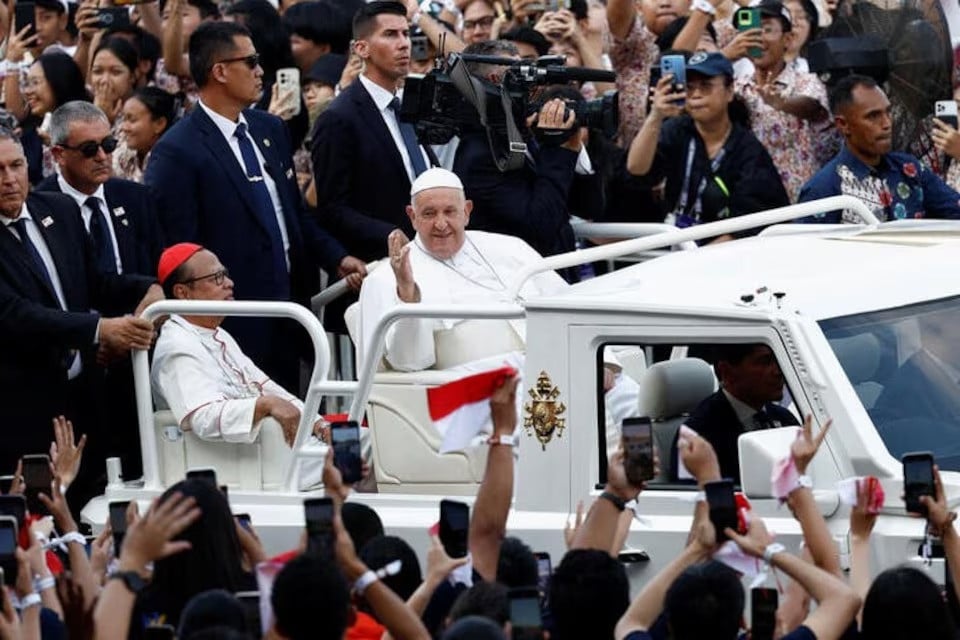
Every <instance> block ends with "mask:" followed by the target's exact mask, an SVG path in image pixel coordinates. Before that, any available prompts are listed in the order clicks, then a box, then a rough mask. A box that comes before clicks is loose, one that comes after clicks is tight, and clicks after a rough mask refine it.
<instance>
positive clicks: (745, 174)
mask: <svg viewBox="0 0 960 640" xmlns="http://www.w3.org/2000/svg"><path fill="white" fill-rule="evenodd" d="M673 82H674V78H673V77H672V76H671V75H669V74H668V75H666V76H664V77H663V78H661V80H660V82H659V83H658V84H657V88H656V90H655V91H654V95H653V101H652V105H651V108H650V115H649V116H647V119H646V120H645V121H644V123H643V126H642V127H641V128H640V132H639V133H638V134H637V137H636V138H634V139H633V143H631V145H630V150H629V152H628V153H627V170H628V171H629V172H630V173H631V174H633V175H637V176H650V179H651V182H652V183H656V182H659V181H660V180H661V179H663V178H666V188H665V198H664V204H665V208H666V212H667V217H666V220H667V222H669V223H671V224H675V225H676V226H678V227H681V228H684V227H689V226H692V225H695V224H700V223H701V222H713V221H715V220H722V219H725V218H730V217H733V216H740V215H744V214H747V213H754V212H756V211H763V210H766V209H773V208H774V207H782V206H785V205H787V204H789V199H788V198H787V192H786V191H785V190H784V188H783V183H781V182H780V175H779V173H777V169H776V167H775V166H774V165H773V161H772V160H771V159H770V154H769V153H767V150H766V149H764V148H763V145H762V144H761V143H760V141H759V140H757V138H756V136H754V135H753V133H751V131H750V129H749V128H747V126H745V125H744V124H742V123H740V122H737V121H734V120H732V119H731V117H730V105H731V103H732V102H733V99H734V92H733V65H731V64H730V61H729V60H727V59H726V58H725V57H724V56H723V55H722V54H720V53H702V52H701V53H697V54H694V55H693V56H692V57H691V58H690V60H689V61H688V62H687V84H686V87H684V88H680V90H675V87H673ZM684 89H685V90H684ZM684 101H685V102H684ZM749 233H751V232H745V233H744V234H742V235H749ZM738 235H741V234H738ZM732 237H733V236H723V237H721V238H716V239H714V240H729V239H732Z"/></svg>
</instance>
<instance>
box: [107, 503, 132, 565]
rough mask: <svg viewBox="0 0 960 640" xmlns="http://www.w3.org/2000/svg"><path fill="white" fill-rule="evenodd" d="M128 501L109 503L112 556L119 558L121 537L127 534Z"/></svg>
mask: <svg viewBox="0 0 960 640" xmlns="http://www.w3.org/2000/svg"><path fill="white" fill-rule="evenodd" d="M129 506H130V501H129V500H123V501H117V502H111V503H110V530H111V531H113V555H114V556H116V557H118V558H119V557H120V547H121V546H123V537H124V536H125V535H126V534H127V507H129Z"/></svg>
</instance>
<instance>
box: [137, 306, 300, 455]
mask: <svg viewBox="0 0 960 640" xmlns="http://www.w3.org/2000/svg"><path fill="white" fill-rule="evenodd" d="M150 378H151V382H152V385H153V395H154V400H155V401H156V403H157V408H161V409H162V408H168V409H170V411H172V412H173V415H174V417H175V418H176V420H177V424H178V425H179V426H180V428H181V429H183V430H191V431H193V432H194V433H195V434H196V435H197V436H198V437H200V438H202V439H204V440H221V439H222V440H224V441H226V442H253V441H254V440H256V438H257V434H258V433H259V431H260V423H257V424H253V417H254V412H255V408H256V404H257V399H258V398H259V397H260V396H263V395H273V396H279V397H281V398H283V399H284V400H287V401H288V402H290V403H291V404H293V405H294V406H296V407H297V409H299V410H300V411H301V412H302V411H303V403H302V402H301V401H300V399H299V398H297V397H296V396H294V395H293V394H291V393H289V392H287V390H286V389H284V388H283V387H281V386H280V385H278V384H277V383H275V382H274V381H273V380H271V379H270V378H269V376H267V374H265V373H264V372H263V371H261V370H260V369H259V368H258V367H257V365H255V364H254V363H253V361H252V360H250V358H248V357H247V356H246V355H245V354H244V353H243V351H241V350H240V346H239V345H237V342H236V341H235V340H234V339H233V336H231V335H230V334H229V333H228V332H226V331H224V330H223V329H220V328H217V329H207V328H205V327H200V326H197V325H195V324H191V323H190V322H187V320H186V319H185V318H183V317H181V316H178V315H171V316H170V319H169V320H168V321H167V322H165V323H164V325H163V328H162V330H161V331H160V337H159V338H157V346H156V350H155V352H154V356H153V366H152V367H151V370H150Z"/></svg>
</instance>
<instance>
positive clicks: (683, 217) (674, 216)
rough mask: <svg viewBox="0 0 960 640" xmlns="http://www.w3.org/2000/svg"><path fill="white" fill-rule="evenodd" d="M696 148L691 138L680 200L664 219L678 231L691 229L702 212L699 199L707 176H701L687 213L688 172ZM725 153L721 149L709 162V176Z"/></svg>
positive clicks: (705, 185) (690, 168) (688, 198)
mask: <svg viewBox="0 0 960 640" xmlns="http://www.w3.org/2000/svg"><path fill="white" fill-rule="evenodd" d="M696 147H697V145H696V141H695V139H694V138H691V139H690V144H689V145H688V146H687V162H686V167H685V170H684V175H683V188H682V189H681V190H680V198H679V199H678V200H677V207H676V209H675V210H674V211H673V213H671V214H668V215H667V219H666V221H667V223H668V224H671V223H672V224H674V225H676V226H677V227H678V228H680V229H685V228H687V227H692V226H693V225H695V224H699V223H700V213H701V211H702V205H701V202H700V199H701V198H702V196H703V192H704V191H705V190H706V188H707V181H708V179H709V176H702V177H701V178H700V183H699V184H698V185H697V196H696V200H694V201H693V207H692V208H691V210H690V211H688V210H687V209H688V207H687V205H688V204H689V203H690V172H691V171H692V170H693V156H694V154H695V153H696ZM725 152H726V148H721V149H720V151H719V152H718V153H717V155H716V157H714V159H713V160H711V161H710V174H711V175H713V174H715V173H716V172H717V169H719V168H720V163H721V162H722V161H723V156H724V153H725Z"/></svg>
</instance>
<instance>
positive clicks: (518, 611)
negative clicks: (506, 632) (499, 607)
mask: <svg viewBox="0 0 960 640" xmlns="http://www.w3.org/2000/svg"><path fill="white" fill-rule="evenodd" d="M510 625H511V626H512V627H513V636H512V638H513V640H540V639H541V638H542V637H543V619H542V615H541V612H540V598H539V596H538V594H536V593H533V592H532V591H530V590H527V589H520V590H517V592H516V593H515V592H511V593H510Z"/></svg>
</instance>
